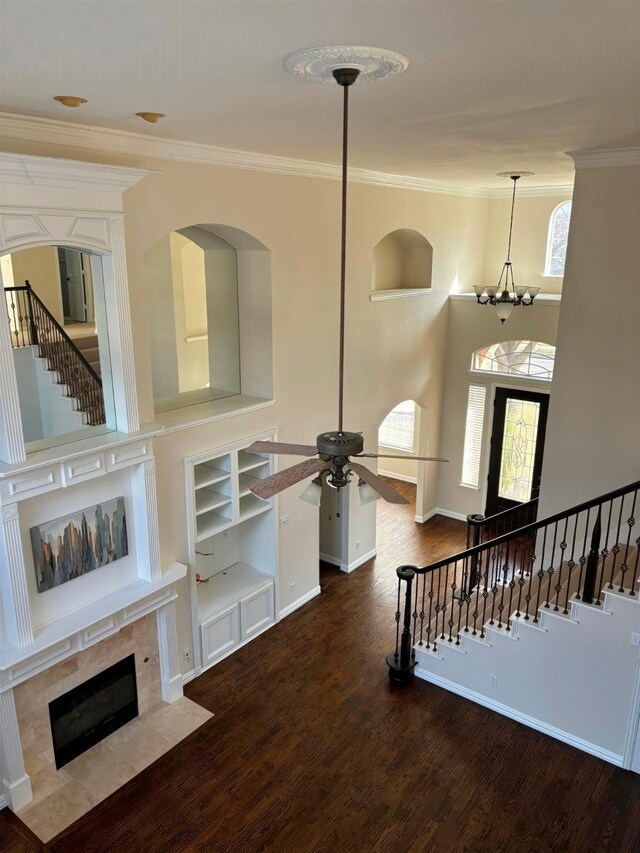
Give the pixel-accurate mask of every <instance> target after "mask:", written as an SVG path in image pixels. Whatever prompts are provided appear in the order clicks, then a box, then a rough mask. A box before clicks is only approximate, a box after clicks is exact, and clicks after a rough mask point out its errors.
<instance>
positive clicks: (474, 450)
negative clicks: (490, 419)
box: [462, 385, 487, 489]
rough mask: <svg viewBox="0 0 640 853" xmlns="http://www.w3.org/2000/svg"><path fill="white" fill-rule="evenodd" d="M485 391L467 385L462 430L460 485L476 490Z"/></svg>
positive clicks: (478, 475)
mask: <svg viewBox="0 0 640 853" xmlns="http://www.w3.org/2000/svg"><path fill="white" fill-rule="evenodd" d="M486 395H487V389H486V388H485V387H484V386H482V385H469V397H468V399H467V422H466V425H465V430H464V454H463V457H462V485H463V486H472V487H473V488H474V489H477V488H478V483H479V480H480V457H481V454H482V427H483V424H484V404H485V398H486Z"/></svg>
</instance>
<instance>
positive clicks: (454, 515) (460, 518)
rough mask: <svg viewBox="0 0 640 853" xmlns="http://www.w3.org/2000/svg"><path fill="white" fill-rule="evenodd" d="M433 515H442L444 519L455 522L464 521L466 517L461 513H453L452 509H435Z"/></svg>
mask: <svg viewBox="0 0 640 853" xmlns="http://www.w3.org/2000/svg"><path fill="white" fill-rule="evenodd" d="M434 514H435V515H444V517H445V518H455V519H456V520H457V521H466V520H467V516H466V514H465V513H463V512H454V511H453V510H452V509H442V508H441V507H437V508H436V511H435V513H434Z"/></svg>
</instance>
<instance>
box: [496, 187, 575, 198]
mask: <svg viewBox="0 0 640 853" xmlns="http://www.w3.org/2000/svg"><path fill="white" fill-rule="evenodd" d="M512 193H513V190H512V189H511V187H506V188H504V189H502V188H501V189H493V190H487V194H488V197H489V198H511V195H512ZM565 193H569V194H571V195H572V194H573V184H549V185H548V186H542V187H520V186H519V187H518V198H523V197H524V196H527V197H528V198H540V197H545V198H546V197H548V196H554V195H564V194H565Z"/></svg>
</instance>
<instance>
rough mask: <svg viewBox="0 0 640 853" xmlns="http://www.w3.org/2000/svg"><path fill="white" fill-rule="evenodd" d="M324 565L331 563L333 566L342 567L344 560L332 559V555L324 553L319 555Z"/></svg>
mask: <svg viewBox="0 0 640 853" xmlns="http://www.w3.org/2000/svg"><path fill="white" fill-rule="evenodd" d="M318 556H319V557H320V559H321V560H322V561H323V562H324V563H330V564H331V565H332V566H338V567H339V566H341V565H342V560H341V559H340V557H332V556H331V555H330V554H324V553H323V552H322V551H321V552H320V553H319V555H318Z"/></svg>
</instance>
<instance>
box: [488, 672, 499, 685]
mask: <svg viewBox="0 0 640 853" xmlns="http://www.w3.org/2000/svg"><path fill="white" fill-rule="evenodd" d="M489 684H490V685H491V686H492V687H497V685H498V676H497V675H490V676H489Z"/></svg>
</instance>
